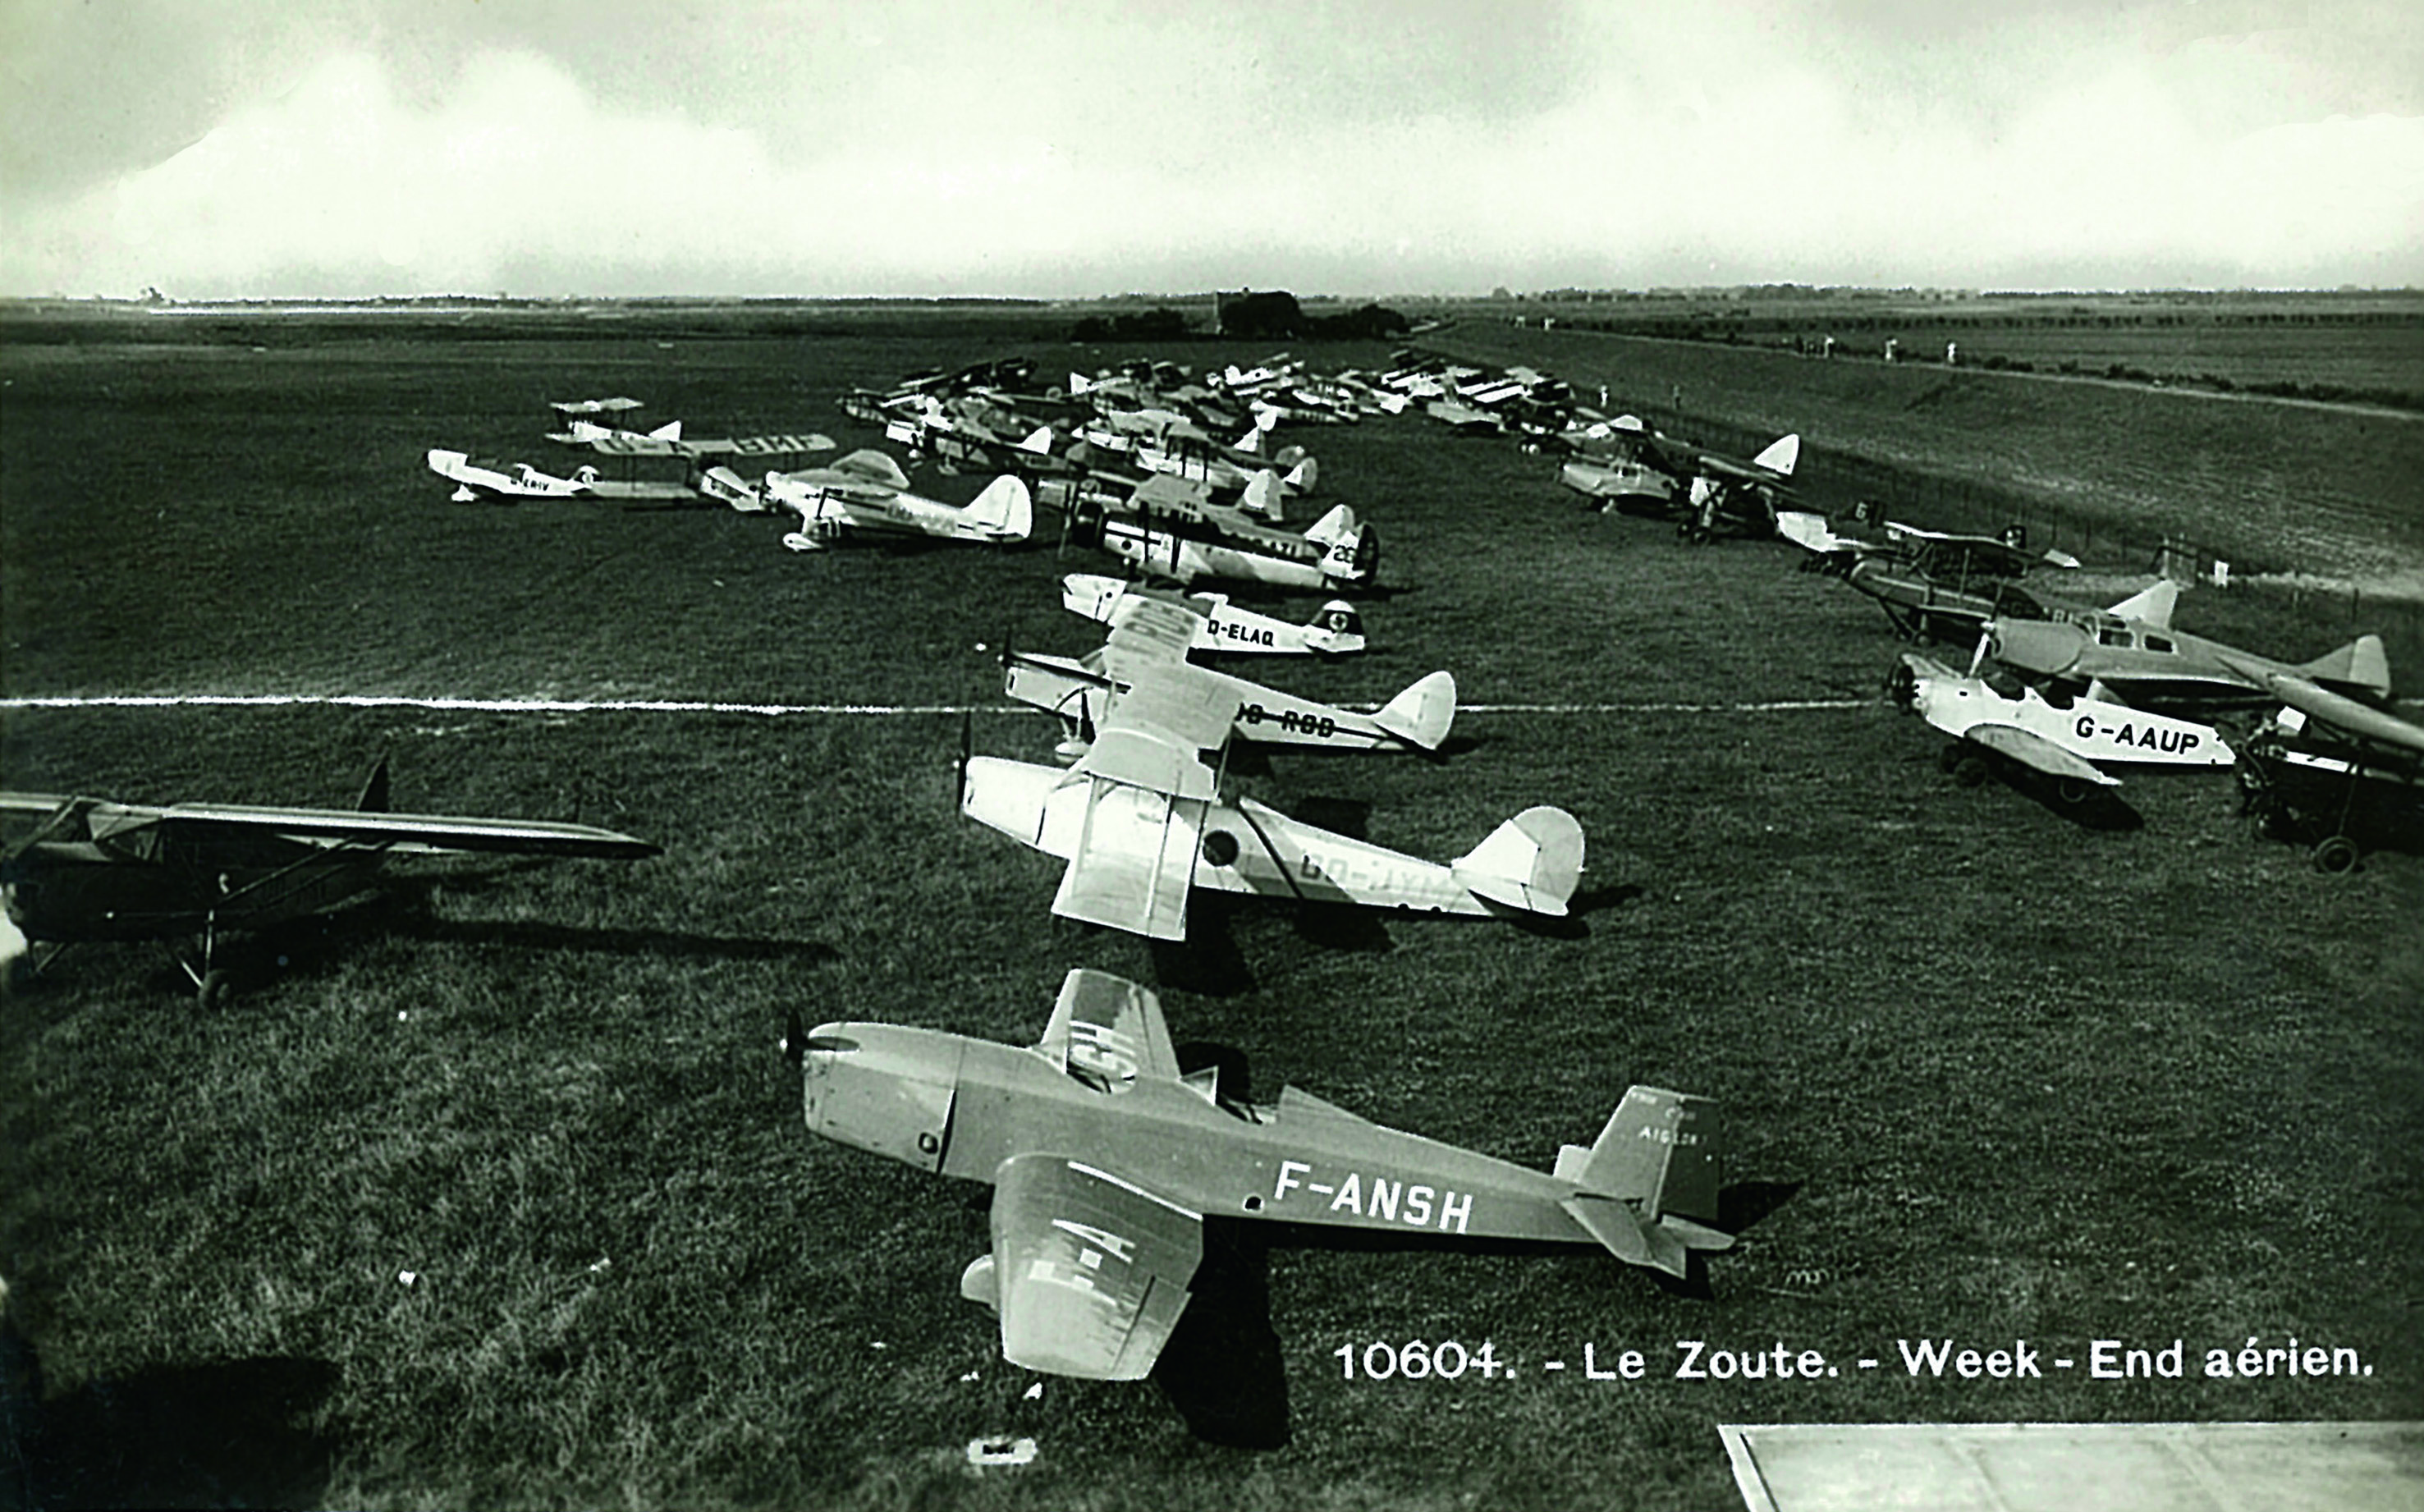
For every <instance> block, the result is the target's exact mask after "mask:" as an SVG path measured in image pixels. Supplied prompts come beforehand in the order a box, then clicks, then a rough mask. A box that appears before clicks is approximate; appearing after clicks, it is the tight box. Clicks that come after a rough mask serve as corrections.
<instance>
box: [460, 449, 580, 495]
mask: <svg viewBox="0 0 2424 1512" xmlns="http://www.w3.org/2000/svg"><path fill="white" fill-rule="evenodd" d="M425 460H426V461H427V462H428V464H429V470H430V471H432V472H435V473H437V474H438V475H439V477H441V478H443V479H445V480H446V481H447V482H448V483H451V484H453V485H454V493H453V494H452V495H451V496H450V497H452V498H453V499H454V501H455V502H456V503H458V504H469V503H474V502H477V501H480V500H483V499H594V498H596V497H597V494H596V492H595V491H594V490H595V485H596V484H597V481H598V470H597V469H596V468H591V467H584V468H582V469H581V470H579V471H577V472H575V473H574V474H573V475H572V476H571V477H569V478H559V477H556V476H555V475H554V474H553V473H548V472H541V471H540V470H538V469H536V468H534V467H532V466H531V465H530V464H529V463H527V462H517V463H514V464H513V465H512V466H510V467H503V468H498V467H490V466H487V465H486V464H485V463H479V462H474V461H472V460H471V458H470V454H468V453H464V452H450V451H448V450H446V449H445V448H443V447H431V448H430V449H429V454H428V456H427V458H426V459H425Z"/></svg>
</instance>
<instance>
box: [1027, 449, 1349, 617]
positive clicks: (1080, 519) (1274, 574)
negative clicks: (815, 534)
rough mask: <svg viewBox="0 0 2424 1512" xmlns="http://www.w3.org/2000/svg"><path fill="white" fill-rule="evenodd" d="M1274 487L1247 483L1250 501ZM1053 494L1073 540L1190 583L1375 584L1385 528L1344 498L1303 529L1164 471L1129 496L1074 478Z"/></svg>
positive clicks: (1183, 583) (1332, 587)
mask: <svg viewBox="0 0 2424 1512" xmlns="http://www.w3.org/2000/svg"><path fill="white" fill-rule="evenodd" d="M1269 488H1270V478H1269V475H1268V474H1265V475H1264V476H1263V477H1261V478H1259V479H1257V480H1256V482H1255V484H1254V485H1253V486H1252V487H1250V488H1249V490H1248V500H1249V501H1252V500H1253V497H1254V495H1255V494H1256V493H1258V492H1263V491H1265V490H1268V489H1269ZM1047 497H1053V498H1058V499H1060V500H1061V501H1062V503H1061V515H1062V517H1063V519H1064V521H1065V522H1066V528H1067V530H1068V532H1069V534H1070V536H1071V538H1073V539H1076V540H1079V541H1080V542H1083V543H1089V544H1093V545H1098V546H1100V547H1101V548H1102V549H1104V550H1106V551H1108V552H1109V553H1111V555H1113V556H1115V557H1118V558H1119V559H1120V560H1122V561H1124V562H1129V563H1133V564H1135V565H1137V566H1139V567H1140V568H1142V569H1143V570H1145V571H1146V572H1149V573H1151V574H1153V575H1154V576H1156V577H1159V578H1164V579H1168V580H1170V581H1173V582H1176V583H1178V584H1179V585H1181V586H1182V587H1183V586H1186V585H1188V584H1189V583H1192V582H1194V581H1195V580H1196V579H1198V578H1228V579H1234V580H1236V581H1244V582H1261V583H1268V584H1271V585H1273V586H1275V587H1282V588H1305V589H1311V590H1314V591H1316V592H1318V591H1321V590H1325V589H1328V590H1335V589H1338V588H1342V587H1356V588H1367V587H1370V586H1371V584H1372V581H1373V578H1374V576H1375V575H1376V574H1377V573H1378V572H1379V562H1380V540H1379V533H1378V532H1377V531H1375V530H1374V529H1373V528H1372V527H1371V526H1369V525H1367V524H1365V523H1363V521H1361V520H1359V519H1357V518H1356V516H1355V511H1354V510H1353V509H1351V508H1349V507H1348V506H1347V505H1345V504H1333V505H1332V506H1331V508H1330V511H1329V513H1327V514H1325V515H1323V516H1322V517H1320V518H1319V519H1317V520H1316V521H1314V523H1313V524H1312V525H1311V526H1309V527H1307V528H1306V530H1305V533H1303V534H1302V535H1298V534H1295V533H1291V532H1288V531H1284V530H1280V529H1276V528H1274V527H1272V526H1269V525H1266V524H1263V523H1262V522H1260V521H1258V520H1255V519H1252V518H1250V517H1248V516H1247V514H1246V512H1245V511H1244V510H1242V509H1240V508H1237V507H1235V506H1232V505H1226V504H1218V503H1214V502H1212V501H1209V500H1207V499H1205V498H1204V496H1203V493H1202V490H1201V488H1200V487H1198V486H1197V485H1192V484H1189V483H1187V482H1185V481H1183V480H1180V479H1176V478H1172V477H1168V476H1165V475H1162V474H1158V473H1156V475H1154V476H1153V477H1150V478H1147V479H1145V480H1143V481H1142V482H1141V483H1140V484H1138V485H1136V486H1135V487H1134V488H1132V489H1130V490H1128V491H1127V492H1126V493H1125V494H1121V493H1119V492H1118V491H1116V490H1108V491H1107V490H1105V489H1102V488H1100V487H1096V486H1091V485H1089V486H1078V485H1070V486H1068V487H1067V488H1063V489H1051V490H1047Z"/></svg>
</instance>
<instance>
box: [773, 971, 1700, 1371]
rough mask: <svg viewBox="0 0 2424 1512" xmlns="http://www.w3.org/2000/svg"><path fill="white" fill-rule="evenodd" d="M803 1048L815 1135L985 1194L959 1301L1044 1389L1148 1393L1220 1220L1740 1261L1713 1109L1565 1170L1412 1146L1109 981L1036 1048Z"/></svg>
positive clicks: (1678, 1096)
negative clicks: (1207, 1046)
mask: <svg viewBox="0 0 2424 1512" xmlns="http://www.w3.org/2000/svg"><path fill="white" fill-rule="evenodd" d="M787 1048H788V1050H789V1053H790V1054H791V1055H792V1057H793V1058H794V1059H795V1060H796V1061H797V1062H798V1063H799V1064H800V1066H801V1070H802V1082H803V1102H804V1106H805V1111H806V1116H807V1123H808V1128H809V1131H810V1132H812V1133H815V1134H819V1135H821V1136H823V1137H824V1138H828V1139H833V1140H837V1141H838V1142H840V1143H842V1144H847V1145H853V1146H855V1147H856V1148H858V1149H861V1150H867V1151H871V1152H873V1153H874V1154H880V1155H886V1156H889V1157H890V1158H892V1159H895V1160H899V1161H903V1162H905V1163H907V1164H909V1165H912V1166H915V1167H917V1169H918V1170H929V1171H933V1172H935V1173H937V1174H940V1175H945V1176H957V1177H961V1178H964V1179H966V1180H971V1181H981V1182H984V1183H986V1184H988V1185H990V1186H992V1187H993V1189H994V1195H993V1244H992V1248H991V1249H989V1250H988V1251H987V1252H986V1253H984V1254H981V1255H980V1256H978V1257H977V1258H976V1260H975V1261H973V1262H972V1263H970V1265H968V1267H967V1269H966V1271H965V1273H964V1274H963V1275H962V1276H961V1278H960V1294H961V1295H962V1296H963V1297H967V1298H968V1299H969V1300H971V1301H975V1302H981V1303H983V1304H984V1305H985V1306H987V1307H990V1308H992V1309H994V1310H995V1311H996V1312H997V1313H999V1314H1000V1316H1001V1351H1002V1355H1003V1357H1004V1358H1005V1359H1007V1360H1009V1361H1011V1362H1012V1363H1013V1364H1017V1365H1023V1366H1025V1367H1027V1368H1028V1369H1030V1370H1040V1371H1048V1372H1050V1373H1052V1374H1055V1375H1061V1376H1074V1377H1081V1378H1085V1379H1089V1380H1135V1379H1137V1378H1139V1377H1142V1376H1143V1375H1145V1374H1146V1373H1147V1372H1148V1371H1150V1370H1151V1369H1152V1368H1153V1365H1154V1361H1155V1360H1156V1357H1157V1356H1158V1355H1159V1354H1160V1352H1161V1348H1162V1345H1164V1344H1166V1343H1167V1342H1168V1341H1169V1339H1170V1336H1171V1332H1172V1329H1175V1328H1176V1327H1177V1326H1178V1321H1179V1317H1180V1314H1181V1313H1183V1312H1184V1311H1185V1310H1186V1308H1187V1305H1188V1301H1189V1299H1190V1286H1191V1284H1192V1283H1193V1281H1194V1280H1195V1276H1196V1271H1197V1267H1198V1266H1199V1265H1201V1264H1202V1262H1203V1259H1204V1220H1205V1219H1206V1218H1213V1219H1216V1220H1217V1219H1220V1218H1228V1219H1233V1220H1236V1221H1240V1222H1266V1223H1280V1224H1302V1225H1310V1226H1317V1227H1322V1228H1340V1229H1348V1230H1354V1231H1357V1232H1358V1233H1361V1234H1362V1235H1363V1236H1364V1237H1365V1238H1366V1239H1372V1240H1377V1239H1381V1238H1384V1237H1388V1238H1395V1239H1398V1240H1401V1241H1406V1242H1419V1241H1422V1240H1428V1241H1430V1242H1433V1243H1438V1242H1442V1241H1445V1242H1449V1243H1455V1242H1458V1241H1467V1242H1470V1241H1477V1240H1497V1241H1530V1242H1534V1243H1542V1242H1546V1243H1565V1244H1578V1245H1597V1246H1600V1247H1602V1248H1603V1249H1606V1250H1607V1251H1608V1252H1609V1253H1611V1254H1613V1255H1615V1256H1616V1257H1617V1258H1618V1259H1619V1260H1622V1261H1624V1262H1626V1263H1627V1264H1629V1265H1643V1266H1647V1267H1650V1268H1651V1269H1655V1270H1659V1271H1663V1272H1666V1274H1668V1275H1672V1276H1677V1277H1681V1276H1683V1275H1685V1274H1686V1273H1687V1271H1688V1269H1689V1262H1690V1258H1691V1253H1692V1251H1694V1250H1696V1249H1727V1248H1728V1247H1730V1245H1732V1243H1733V1237H1732V1235H1730V1234H1727V1233H1720V1232H1718V1231H1717V1230H1716V1229H1714V1228H1713V1227H1711V1226H1710V1225H1712V1224H1714V1222H1715V1221H1716V1218H1717V1184H1718V1179H1719V1160H1720V1145H1719V1131H1718V1127H1717V1120H1716V1116H1715V1110H1714V1106H1713V1105H1712V1104H1711V1103H1710V1102H1709V1101H1708V1100H1707V1099H1705V1098H1700V1097H1693V1096H1688V1095H1685V1094H1683V1093H1680V1092H1671V1091H1665V1090H1659V1089H1657V1088H1652V1087H1633V1088H1630V1089H1628V1090H1626V1091H1625V1094H1624V1098H1623V1101H1622V1102H1621V1103H1619V1105H1618V1106H1617V1109H1616V1112H1615V1113H1614V1114H1613V1115H1612V1116H1611V1117H1610V1118H1609V1119H1608V1121H1607V1125H1606V1127H1605V1128H1604V1129H1603V1130H1602V1131H1601V1133H1600V1137H1599V1139H1598V1141H1597V1142H1596V1143H1594V1144H1592V1145H1590V1146H1588V1147H1585V1146H1582V1145H1568V1146H1566V1147H1565V1148H1564V1149H1563V1150H1561V1151H1559V1152H1558V1154H1557V1159H1556V1165H1555V1170H1553V1171H1540V1170H1527V1169H1525V1168H1524V1167H1522V1166H1517V1165H1512V1164H1509V1163H1508V1162H1507V1161H1504V1160H1497V1159H1492V1158H1491V1157H1490V1156H1488V1155H1483V1154H1475V1152H1473V1151H1470V1150H1459V1149H1458V1148H1457V1147H1455V1146H1454V1145H1449V1144H1443V1143H1441V1142H1440V1141H1438V1140H1435V1139H1426V1138H1422V1137H1421V1136H1419V1135H1413V1134H1405V1133H1400V1132H1399V1131H1397V1130H1395V1129H1391V1128H1384V1127H1382V1126H1381V1125H1379V1124H1378V1123H1374V1122H1369V1121H1367V1120H1364V1119H1362V1118H1358V1117H1357V1116H1355V1115H1354V1114H1352V1113H1349V1112H1348V1111H1347V1110H1346V1109H1344V1108H1340V1107H1333V1106H1331V1105H1330V1104H1328V1103H1325V1102H1323V1101H1321V1099H1319V1098H1317V1097H1314V1096H1311V1095H1310V1094H1308V1093H1305V1092H1302V1091H1300V1090H1297V1089H1295V1088H1293V1087H1290V1088H1287V1089H1285V1090H1283V1091H1282V1092H1281V1093H1280V1097H1279V1100H1278V1101H1277V1102H1276V1103H1272V1104H1268V1105H1264V1104H1250V1103H1246V1102H1243V1101H1240V1100H1238V1099H1237V1098H1236V1096H1235V1095H1234V1093H1235V1090H1234V1089H1232V1088H1224V1087H1223V1086H1222V1085H1221V1080H1220V1078H1221V1071H1220V1068H1219V1067H1218V1066H1217V1065H1216V1066H1207V1067H1205V1068H1204V1069H1202V1070H1198V1071H1194V1072H1188V1071H1187V1070H1186V1069H1185V1068H1184V1067H1182V1066H1181V1064H1180V1062H1179V1058H1178V1054H1177V1048H1176V1046H1175V1044H1174V1043H1173V1042H1172V1040H1171V1037H1170V1029H1169V1027H1168V1025H1167V1024H1165V1023H1164V1022H1163V1019H1162V1015H1161V1005H1160V1003H1159V1001H1158V1000H1157V999H1156V997H1155V996H1154V995H1153V994H1152V993H1150V992H1148V991H1146V990H1145V989H1144V988H1142V987H1140V986H1138V985H1136V984H1135V983H1134V982H1130V981H1125V980H1123V979H1120V978H1118V977H1113V976H1110V975H1108V974H1107V973H1104V972H1099V971H1088V970H1083V969H1080V970H1076V971H1072V972H1071V973H1069V976H1068V978H1067V979H1066V980H1065V981H1064V982H1063V983H1062V984H1061V997H1060V1001H1059V1003H1058V1004H1057V1005H1056V1006H1055V1007H1054V1009H1053V1011H1052V1020H1051V1023H1050V1024H1049V1025H1048V1026H1046V1027H1045V1031H1044V1038H1043V1041H1042V1042H1041V1043H1039V1044H1037V1045H1035V1046H1034V1047H1033V1048H1032V1049H1022V1048H1020V1047H1018V1046H1015V1045H1009V1044H998V1043H995V1042H992V1041H987V1040H977V1039H971V1038H968V1037H966V1036H965V1035H958V1034H947V1033H944V1032H942V1031H940V1030H936V1029H924V1028H912V1027H906V1026H902V1025H897V1024H825V1025H821V1026H819V1027H818V1028H817V1029H816V1031H815V1032H814V1033H812V1034H809V1035H806V1036H805V1037H803V1036H801V1035H800V1034H798V1033H797V1031H796V1028H794V1030H793V1031H792V1032H791V1033H790V1034H789V1037H788V1040H787Z"/></svg>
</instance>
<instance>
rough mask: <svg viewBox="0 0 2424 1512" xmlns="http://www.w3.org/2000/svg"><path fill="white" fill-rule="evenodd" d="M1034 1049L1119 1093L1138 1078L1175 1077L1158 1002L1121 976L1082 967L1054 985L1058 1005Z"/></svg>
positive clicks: (1171, 1049) (1173, 1050)
mask: <svg viewBox="0 0 2424 1512" xmlns="http://www.w3.org/2000/svg"><path fill="white" fill-rule="evenodd" d="M1036 1048H1037V1049H1038V1050H1041V1051H1043V1052H1044V1053H1045V1055H1046V1056H1048V1057H1050V1058H1051V1059H1052V1060H1053V1061H1054V1063H1055V1064H1057V1065H1059V1066H1060V1067H1061V1069H1063V1070H1065V1071H1068V1072H1070V1073H1071V1074H1076V1075H1079V1076H1081V1077H1083V1078H1085V1079H1088V1080H1092V1081H1096V1082H1099V1083H1108V1087H1109V1088H1110V1090H1126V1089H1127V1087H1129V1086H1132V1085H1134V1083H1135V1082H1136V1079H1137V1078H1138V1077H1139V1076H1154V1077H1158V1078H1160V1079H1162V1080H1165V1081H1176V1080H1177V1079H1178V1076H1179V1069H1178V1051H1177V1049H1176V1048H1175V1047H1174V1046H1173V1045H1172V1043H1171V1039H1170V1025H1169V1024H1168V1022H1167V1021H1165V1020H1164V1019H1163V1018H1162V1016H1161V1000H1160V999H1159V998H1157V997H1156V996H1154V995H1153V994H1152V993H1150V992H1148V991H1146V990H1145V989H1144V988H1142V987H1140V986H1138V985H1137V984H1136V983H1135V982H1132V981H1129V980H1128V979H1125V978H1124V977H1114V976H1112V975H1111V974H1110V973H1108V972H1105V971H1090V970H1088V969H1087V968H1085V967H1083V966H1079V967H1077V968H1076V970H1073V971H1071V972H1070V973H1069V975H1068V977H1067V978H1066V979H1064V980H1063V981H1062V982H1061V1000H1060V1001H1059V1002H1057V1003H1054V1004H1053V1005H1052V1022H1051V1023H1050V1024H1048V1025H1046V1026H1045V1029H1044V1040H1043V1042H1042V1043H1040V1044H1038V1045H1037V1046H1036Z"/></svg>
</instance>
